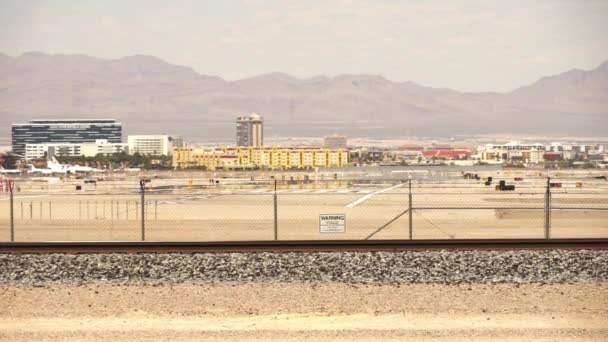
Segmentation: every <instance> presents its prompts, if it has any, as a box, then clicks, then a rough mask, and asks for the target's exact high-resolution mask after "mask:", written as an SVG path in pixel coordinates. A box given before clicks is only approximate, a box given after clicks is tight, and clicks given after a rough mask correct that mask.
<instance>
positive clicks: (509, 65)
mask: <svg viewBox="0 0 608 342" xmlns="http://www.w3.org/2000/svg"><path fill="white" fill-rule="evenodd" d="M0 23H2V24H1V29H0V52H3V53H6V54H8V55H11V56H16V55H19V54H21V53H23V52H27V51H42V52H47V53H82V54H87V55H91V56H97V57H104V58H119V57H123V56H126V55H133V54H146V55H154V56H157V57H159V58H161V59H164V60H166V61H168V62H171V63H174V64H180V65H186V66H190V67H192V68H194V69H195V70H196V71H198V72H199V73H201V74H206V75H218V76H221V77H224V78H226V79H230V80H234V79H238V78H245V77H250V76H254V75H257V74H261V73H267V72H272V71H282V72H286V73H289V74H292V75H294V76H298V77H310V76H314V75H320V74H324V75H329V76H333V75H337V74H342V73H366V74H380V75H383V76H385V77H386V78H388V79H391V80H394V81H408V80H410V81H415V82H417V83H420V84H423V85H427V86H433V87H450V88H454V89H458V90H467V91H485V90H494V91H506V90H511V89H513V88H516V87H519V86H521V85H524V84H528V83H531V82H533V81H535V80H536V79H537V78H539V77H542V76H546V75H551V74H556V73H559V72H563V71H566V70H569V69H571V68H575V67H576V68H582V69H591V68H594V67H596V66H597V65H598V64H600V63H601V62H603V61H604V60H606V59H608V36H607V33H608V1H606V0H597V1H594V0H589V1H584V0H570V1H530V0H525V1H520V0H508V1H507V0H505V1H491V0H479V1H473V0H471V1H455V0H454V1H422V0H420V1H413V0H412V1H406V0H403V1H398V0H370V1H364V0H344V1H329V0H325V1H324V0H319V1H317V0H302V1H286V0H282V1H262V0H259V1H257V0H240V1H228V0H214V1H202V0H192V1H177V0H174V1H168V0H162V1H161V0H158V1H157V0H142V1H128V0H103V1H102V0H71V1H69V0H55V1H50V0H49V1H28V0H0Z"/></svg>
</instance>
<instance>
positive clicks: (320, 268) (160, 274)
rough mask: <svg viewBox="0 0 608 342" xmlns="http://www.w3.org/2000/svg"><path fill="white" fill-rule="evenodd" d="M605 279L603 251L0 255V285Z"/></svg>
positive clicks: (607, 256) (607, 254) (607, 258)
mask: <svg viewBox="0 0 608 342" xmlns="http://www.w3.org/2000/svg"><path fill="white" fill-rule="evenodd" d="M605 281H608V251H588V250H577V251H571V250H552V251H545V250H539V251H427V252H413V251H412V252H369V253H361V252H342V253H200V254H81V255H64V254H48V255H44V254H31V255H9V254H7V255H0V284H2V285H34V286H44V285H50V284H53V283H58V284H87V283H115V284H133V285H164V284H179V283H197V282H198V283H220V282H239V283H242V282H271V283H273V282H283V283H293V282H307V283H327V282H340V283H349V284H399V283H440V284H466V283H481V284H491V283H516V284H526V283H540V284H556V283H576V282H605Z"/></svg>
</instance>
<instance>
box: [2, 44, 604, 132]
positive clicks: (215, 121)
mask: <svg viewBox="0 0 608 342" xmlns="http://www.w3.org/2000/svg"><path fill="white" fill-rule="evenodd" d="M249 112H257V113H259V114H261V115H263V116H264V120H265V135H266V136H282V137H286V136H309V137H310V136H318V137H322V136H323V135H326V134H330V133H343V134H346V135H348V136H357V137H375V138H379V137H386V138H389V137H391V138H394V137H404V136H419V137H421V136H427V137H440V136H443V137H449V136H453V135H462V134H509V133H511V134H536V135H538V134H540V135H570V136H573V135H577V136H591V135H594V136H598V135H599V136H602V135H607V134H608V61H606V62H604V63H603V64H601V65H600V66H598V67H597V68H595V69H593V70H588V71H585V70H579V69H573V70H570V71H567V72H564V73H562V74H559V75H555V76H549V77H544V78H542V79H540V80H538V81H537V82H535V83H533V84H531V85H528V86H524V87H521V88H518V89H515V90H513V91H511V92H506V93H496V92H484V93H466V92H458V91H455V90H451V89H445V88H431V87H425V86H421V85H418V84H416V83H413V82H392V81H389V80H387V79H386V78H384V77H382V76H377V75H352V74H349V75H339V76H336V77H331V78H330V77H325V76H318V77H313V78H307V79H299V78H295V77H292V76H290V75H287V74H283V73H269V74H263V75H260V76H256V77H252V78H247V79H242V80H237V81H227V80H224V79H222V78H220V77H215V76H206V75H201V74H199V73H197V72H195V71H194V70H192V69H191V68H188V67H184V66H178V65H173V64H169V63H166V62H164V61H162V60H160V59H158V58H156V57H152V56H143V55H135V56H129V57H124V58H120V59H113V60H107V59H100V58H95V57H89V56H85V55H49V54H44V53H40V52H29V53H25V54H23V55H21V56H18V57H11V56H8V55H4V54H0V137H8V136H10V125H11V123H16V122H24V121H27V120H29V119H44V118H47V119H49V118H115V119H118V120H120V121H122V122H123V124H124V127H125V132H126V133H128V134H149V133H171V134H179V135H183V136H184V137H186V138H187V139H190V140H194V141H206V140H210V139H224V140H230V139H232V138H233V137H234V135H235V125H234V121H235V119H236V117H237V116H240V115H243V114H247V113H249Z"/></svg>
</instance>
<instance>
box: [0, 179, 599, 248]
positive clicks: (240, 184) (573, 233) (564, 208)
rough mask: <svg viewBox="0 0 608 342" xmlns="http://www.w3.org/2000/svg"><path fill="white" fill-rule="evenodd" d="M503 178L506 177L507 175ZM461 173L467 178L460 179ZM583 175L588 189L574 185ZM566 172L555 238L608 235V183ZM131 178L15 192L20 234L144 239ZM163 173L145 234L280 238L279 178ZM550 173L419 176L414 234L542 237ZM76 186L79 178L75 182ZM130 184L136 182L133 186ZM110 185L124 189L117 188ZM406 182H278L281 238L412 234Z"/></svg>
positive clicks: (555, 192) (150, 196) (1, 234)
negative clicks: (339, 225) (335, 222)
mask: <svg viewBox="0 0 608 342" xmlns="http://www.w3.org/2000/svg"><path fill="white" fill-rule="evenodd" d="M499 176H503V177H504V175H499ZM461 178H462V177H461ZM580 179H585V180H584V182H585V183H584V186H583V187H577V185H576V183H578V182H582V181H581V180H580ZM580 179H579V178H567V179H564V180H562V181H561V182H562V183H563V184H562V187H561V188H555V189H552V195H551V207H552V210H551V236H552V237H555V238H557V237H563V238H566V237H608V187H607V186H606V181H605V180H602V179H593V178H584V177H580ZM135 180H136V179H133V182H128V180H119V181H116V182H115V183H112V182H113V181H107V180H106V181H104V182H103V183H104V184H103V186H100V185H99V183H102V182H99V183H98V185H97V186H93V185H92V184H87V186H86V187H84V188H82V190H80V191H75V190H74V189H68V188H65V189H64V187H65V183H66V182H73V180H69V181H66V182H63V181H62V182H60V183H59V185H58V189H53V188H52V186H51V184H49V187H51V188H50V189H47V191H44V190H41V191H35V190H36V189H27V184H26V183H25V182H23V183H22V185H23V188H22V189H21V191H20V192H18V193H16V194H15V197H14V210H13V214H14V227H15V228H14V238H15V240H16V241H66V240H67V241H80V240H93V241H94V240H113V241H114V240H140V239H141V197H140V194H139V193H138V185H137V183H136V184H131V183H135V182H134V181H135ZM222 181H223V183H220V184H219V185H218V184H216V183H215V182H211V179H195V180H190V179H187V178H186V179H184V178H161V179H152V180H151V182H150V183H148V185H147V186H148V189H147V190H146V196H145V203H146V206H145V208H144V209H145V210H144V213H145V214H144V216H145V219H146V220H145V237H146V240H159V241H160V240H163V241H166V240H173V241H188V240H190V241H192V240H200V241H233V240H272V239H274V235H275V213H274V196H275V190H274V182H271V181H265V182H262V181H251V180H249V181H246V180H243V179H240V178H239V179H224V178H223V179H222ZM543 181H544V180H543V179H542V178H538V179H536V178H534V179H527V180H523V181H519V182H515V181H514V180H513V178H510V180H509V183H515V184H518V187H517V188H516V190H515V191H497V190H495V188H494V184H492V186H485V185H483V184H481V183H480V182H479V181H475V180H464V179H456V180H453V181H451V180H444V181H435V182H421V181H416V182H413V183H412V208H413V211H412V215H411V219H412V237H413V238H414V239H466V238H541V237H544V234H545V231H544V227H545V213H544V206H545V193H544V192H545V189H543ZM70 184H72V183H70ZM124 184H128V185H129V186H128V187H125V186H124ZM112 186H116V187H117V188H115V189H112ZM409 191H410V190H409V184H408V181H405V182H403V181H395V180H376V181H372V182H370V181H361V180H329V181H323V182H321V181H312V180H309V181H293V182H292V181H285V182H283V181H280V182H278V184H277V190H276V197H277V236H278V238H279V239H289V240H300V239H314V240H317V239H365V238H370V239H407V238H409V234H410V222H409V220H410V215H409V212H408V209H409V205H410V204H409ZM322 214H342V215H345V224H344V229H343V231H341V232H335V233H322V232H321V231H320V215H322ZM9 215H10V210H9V201H8V196H6V194H4V195H2V196H0V227H6V228H5V229H0V240H3V241H6V240H9V239H10V232H9Z"/></svg>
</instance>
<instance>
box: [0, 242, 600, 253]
mask: <svg viewBox="0 0 608 342" xmlns="http://www.w3.org/2000/svg"><path fill="white" fill-rule="evenodd" d="M529 249H602V250H608V238H606V239H468V240H314V241H230V242H166V241H145V242H142V241H99V242H96V241H80V242H2V243H0V254H48V253H64V254H82V253H251V252H275V253H276V252H280V253H284V252H309V253H310V252H346V251H353V252H373V251H395V252H396V251H408V250H418V251H421V250H529Z"/></svg>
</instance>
